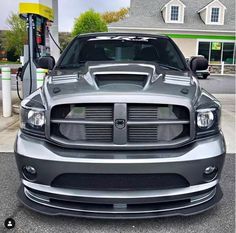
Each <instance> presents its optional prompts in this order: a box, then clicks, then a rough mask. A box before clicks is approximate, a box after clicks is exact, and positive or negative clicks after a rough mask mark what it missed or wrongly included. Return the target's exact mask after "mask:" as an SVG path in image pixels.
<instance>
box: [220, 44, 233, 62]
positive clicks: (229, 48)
mask: <svg viewBox="0 0 236 233" xmlns="http://www.w3.org/2000/svg"><path fill="white" fill-rule="evenodd" d="M234 46H235V45H234V43H224V47H223V59H222V60H223V61H224V62H225V63H226V64H233V63H235V60H234V59H235V47H234Z"/></svg>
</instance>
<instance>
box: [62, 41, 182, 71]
mask: <svg viewBox="0 0 236 233" xmlns="http://www.w3.org/2000/svg"><path fill="white" fill-rule="evenodd" d="M87 61H121V62H122V61H124V62H128V61H150V62H156V63H159V64H163V65H167V66H172V67H175V68H177V69H181V70H183V69H185V64H184V62H183V60H182V59H181V56H180V54H179V53H178V51H177V50H176V48H175V46H174V45H173V44H172V42H171V41H170V40H168V39H165V38H143V37H139V38H137V37H94V38H83V37H82V38H78V39H76V40H74V42H73V44H72V45H71V47H70V48H69V50H68V51H67V52H66V54H65V55H64V57H63V59H62V60H61V62H60V64H59V66H61V67H72V68H73V67H77V66H80V65H81V64H84V63H85V62H87Z"/></svg>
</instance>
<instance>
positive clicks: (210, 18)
mask: <svg viewBox="0 0 236 233" xmlns="http://www.w3.org/2000/svg"><path fill="white" fill-rule="evenodd" d="M225 10H226V7H225V6H224V5H223V4H222V3H221V2H220V1H219V0H214V1H212V2H210V3H209V4H207V5H206V6H205V7H203V8H202V9H201V10H199V11H198V13H199V15H200V17H201V19H202V21H203V22H204V23H205V24H209V25H224V18H225Z"/></svg>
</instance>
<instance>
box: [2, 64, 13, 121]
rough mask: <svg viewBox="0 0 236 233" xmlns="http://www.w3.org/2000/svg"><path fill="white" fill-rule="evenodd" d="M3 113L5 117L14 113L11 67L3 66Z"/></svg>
mask: <svg viewBox="0 0 236 233" xmlns="http://www.w3.org/2000/svg"><path fill="white" fill-rule="evenodd" d="M2 113H3V117H10V116H11V114H12V106H11V69H10V68H9V67H3V68H2Z"/></svg>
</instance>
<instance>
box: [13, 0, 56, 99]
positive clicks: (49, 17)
mask: <svg viewBox="0 0 236 233" xmlns="http://www.w3.org/2000/svg"><path fill="white" fill-rule="evenodd" d="M19 13H20V17H22V18H23V19H25V20H26V22H27V32H28V40H27V44H26V45H25V46H24V66H23V67H22V69H21V70H19V72H18V73H19V74H18V76H20V77H21V80H22V82H23V83H22V88H23V98H25V97H27V96H28V95H30V94H31V93H32V92H33V91H35V90H36V89H37V84H36V69H37V60H38V59H39V57H42V56H49V55H50V42H49V27H50V24H51V22H52V21H53V9H52V0H29V1H27V0H26V1H25V2H22V3H20V4H19Z"/></svg>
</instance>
